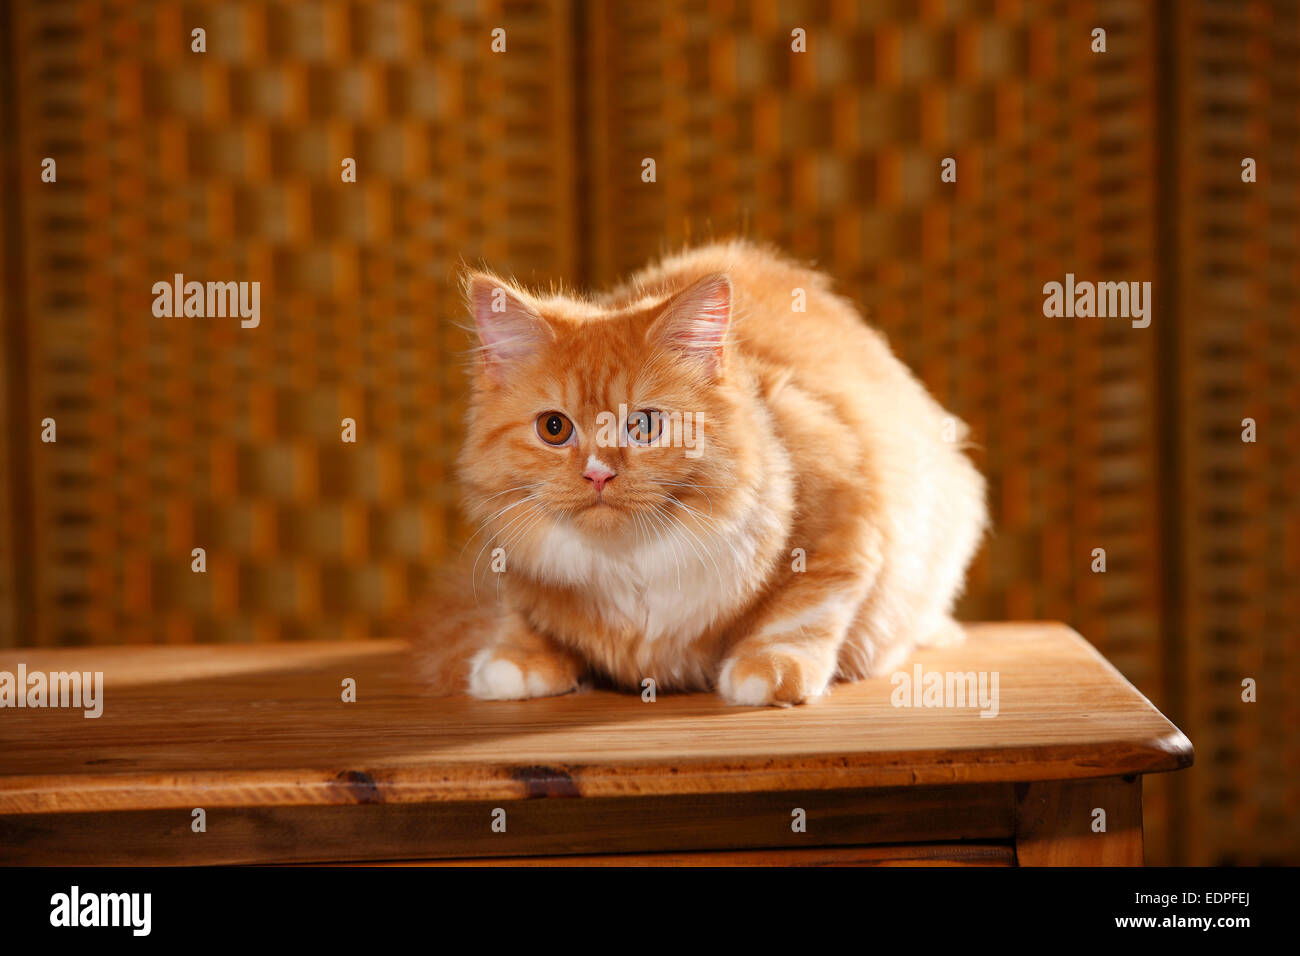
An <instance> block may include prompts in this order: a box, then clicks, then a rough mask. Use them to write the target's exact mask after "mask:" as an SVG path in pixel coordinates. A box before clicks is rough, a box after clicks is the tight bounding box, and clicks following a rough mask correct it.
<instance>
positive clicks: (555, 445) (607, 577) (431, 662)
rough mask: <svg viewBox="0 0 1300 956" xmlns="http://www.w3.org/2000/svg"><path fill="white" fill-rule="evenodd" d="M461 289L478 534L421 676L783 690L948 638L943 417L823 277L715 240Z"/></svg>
mask: <svg viewBox="0 0 1300 956" xmlns="http://www.w3.org/2000/svg"><path fill="white" fill-rule="evenodd" d="M465 291H466V299H467V303H468V307H469V311H470V314H471V315H472V318H473V327H474V330H475V332H476V334H477V337H478V341H479V345H478V347H477V348H476V349H475V350H474V352H473V355H472V359H471V365H472V367H471V369H470V379H471V396H470V400H469V413H468V421H467V433H466V438H465V443H464V446H463V451H462V454H461V456H460V459H459V473H460V479H461V483H462V486H463V495H464V501H465V505H466V508H467V512H468V516H469V517H470V518H471V519H472V521H473V523H474V524H475V525H476V526H477V527H478V530H477V532H476V533H475V537H474V538H473V539H471V543H470V546H469V547H468V548H467V549H466V551H465V552H464V554H465V559H464V561H463V567H462V568H461V569H460V570H459V571H457V572H454V573H449V574H447V575H446V576H444V577H443V580H442V587H441V591H440V593H439V594H438V595H437V596H436V597H435V598H434V600H433V601H432V602H431V604H430V605H429V607H428V609H427V611H426V612H425V614H424V615H423V619H422V621H421V623H420V624H419V633H418V638H417V652H418V665H419V668H420V670H421V672H422V673H423V675H424V677H425V679H426V681H427V685H428V686H429V687H430V688H431V690H432V691H433V692H435V693H440V694H461V693H466V692H467V693H469V694H470V695H472V696H474V697H478V698H485V699H523V698H531V697H542V696H549V695H558V694H565V693H568V692H570V691H573V690H575V689H578V688H579V687H581V686H586V685H587V683H588V682H589V679H590V678H598V679H603V680H604V681H605V682H607V683H612V684H613V685H614V686H616V687H620V688H626V689H629V690H640V689H641V688H643V687H645V686H648V685H646V684H644V681H645V680H646V679H650V680H653V681H654V687H655V688H656V689H657V690H664V691H671V690H704V689H713V690H715V691H716V692H717V693H718V694H719V695H720V696H721V697H722V698H723V699H724V700H725V701H727V702H729V703H731V704H735V705H749V706H763V705H777V706H790V705H795V704H801V703H804V702H805V701H808V700H810V699H812V698H815V697H817V696H819V695H821V694H824V693H826V692H827V690H828V689H829V688H830V687H831V685H832V684H833V683H834V682H835V681H836V680H856V679H860V678H863V677H868V676H875V675H880V674H883V673H887V672H889V671H890V670H891V669H894V668H896V667H898V666H899V665H900V664H901V663H902V662H903V660H904V659H905V658H906V656H907V655H908V654H910V653H911V651H912V650H913V649H914V648H915V647H917V646H925V645H935V644H944V643H951V642H954V641H957V640H960V639H961V630H960V626H959V625H957V624H956V623H955V622H954V621H953V619H952V617H951V610H952V605H953V602H954V600H955V599H956V597H957V596H958V594H959V592H960V590H961V588H962V586H963V582H964V577H965V573H966V569H967V566H968V564H969V563H970V561H971V558H972V557H973V555H974V553H975V551H976V550H977V548H978V547H979V544H980V542H981V539H982V537H983V535H984V533H985V530H986V526H987V509H986V504H985V485H984V479H983V477H982V476H981V474H980V473H979V471H978V470H977V469H976V468H975V467H974V465H973V464H972V463H971V461H970V460H969V459H968V457H967V456H966V454H965V451H964V444H965V437H966V434H967V429H966V426H965V425H964V424H962V423H961V422H960V421H958V420H957V419H956V418H955V417H954V416H951V415H949V414H948V413H947V412H945V411H944V409H943V408H942V407H941V406H940V405H939V404H938V403H937V402H936V401H935V400H934V399H933V398H932V397H931V396H930V395H929V393H928V392H927V391H926V390H925V388H924V386H923V385H921V383H920V382H919V381H918V380H917V379H916V378H915V377H914V376H913V375H912V373H911V372H910V371H909V370H908V369H907V367H906V366H905V365H904V364H903V363H902V362H900V361H899V360H898V359H897V358H896V357H895V356H894V355H893V353H892V352H891V351H890V348H889V345H888V344H887V342H886V340H885V338H884V336H883V335H882V334H881V333H879V332H878V331H876V330H874V329H873V328H871V327H870V326H868V325H867V324H866V322H865V321H864V320H863V319H862V317H861V316H860V315H859V314H858V312H857V311H856V310H855V309H854V307H853V305H852V304H851V303H850V302H849V301H848V300H847V299H845V298H842V297H841V296H839V295H836V294H835V293H834V292H833V291H832V289H831V284H830V280H829V279H828V278H827V277H826V276H825V275H823V274H821V273H819V272H817V271H814V270H812V269H810V268H807V267H804V266H802V265H800V264H798V263H796V262H794V261H792V260H790V259H788V258H786V257H784V256H782V255H781V254H780V253H778V252H777V251H775V250H773V249H770V248H767V247H763V246H760V245H757V244H755V243H752V242H749V241H745V240H731V241H725V242H716V243H712V244H709V245H705V246H702V247H699V248H695V249H690V250H687V251H684V252H681V253H678V254H675V255H671V256H669V257H667V258H665V259H663V260H662V261H660V262H658V263H657V264H652V265H650V266H648V267H647V268H645V269H643V270H642V271H640V272H638V273H637V274H635V275H633V276H632V277H631V278H630V279H629V280H627V282H625V283H624V284H622V285H620V286H618V287H617V288H615V289H613V290H612V291H609V292H606V293H604V294H600V295H594V296H576V295H568V294H558V293H550V294H542V293H538V292H531V291H528V290H525V289H524V288H521V287H519V286H518V285H516V284H514V283H512V282H509V281H507V280H505V279H503V278H500V277H498V276H495V275H492V274H489V273H485V272H477V271H475V272H470V273H469V274H468V275H467V276H466V280H465ZM801 300H802V302H803V304H804V306H805V308H804V310H802V311H800V310H798V309H797V306H798V305H799V303H800V301H801ZM471 554H474V555H475V559H474V561H473V562H472V563H471V561H470V558H469V555H471Z"/></svg>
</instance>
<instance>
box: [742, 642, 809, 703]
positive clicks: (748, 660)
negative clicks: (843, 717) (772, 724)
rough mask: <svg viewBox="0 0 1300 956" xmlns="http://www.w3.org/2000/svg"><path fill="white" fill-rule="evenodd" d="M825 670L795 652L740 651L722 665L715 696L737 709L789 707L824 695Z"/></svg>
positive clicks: (786, 650) (759, 649) (782, 650)
mask: <svg viewBox="0 0 1300 956" xmlns="http://www.w3.org/2000/svg"><path fill="white" fill-rule="evenodd" d="M824 670H825V669H824V668H819V667H817V666H816V664H815V662H814V661H813V660H811V659H810V658H809V657H806V656H805V655H803V654H801V653H799V652H797V651H792V650H788V649H784V648H780V649H778V648H756V649H754V650H747V651H742V652H740V653H738V654H736V655H735V656H734V657H731V658H728V659H727V661H726V662H725V663H724V664H723V665H722V670H721V671H720V672H719V673H718V693H719V694H720V695H722V699H723V700H725V701H726V702H727V703H729V704H735V705H736V706H739V707H768V706H776V707H791V706H793V705H795V704H802V703H804V702H805V701H806V700H808V699H810V698H812V697H817V696H819V695H821V694H822V693H824V692H825V690H826V685H827V683H828V682H829V681H828V675H826V674H824V673H823V671H824Z"/></svg>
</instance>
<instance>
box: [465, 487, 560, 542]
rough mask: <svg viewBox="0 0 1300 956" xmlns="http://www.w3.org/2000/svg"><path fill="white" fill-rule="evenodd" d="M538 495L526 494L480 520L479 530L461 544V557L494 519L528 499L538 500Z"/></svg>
mask: <svg viewBox="0 0 1300 956" xmlns="http://www.w3.org/2000/svg"><path fill="white" fill-rule="evenodd" d="M538 484H540V482H538ZM525 487H526V486H525ZM512 490H516V491H517V490H518V489H512ZM537 497H538V496H537V495H525V496H524V497H523V498H520V499H519V500H518V501H516V502H514V503H513V504H509V505H506V506H505V507H504V508H501V509H499V510H497V511H495V512H493V513H492V514H490V515H488V516H487V517H486V518H484V519H483V520H482V521H480V522H479V526H478V530H476V531H475V532H474V533H473V534H472V535H470V536H469V537H468V538H467V539H466V541H465V543H464V544H463V545H461V546H460V554H461V557H464V555H465V549H466V548H468V547H469V546H470V543H471V542H472V541H473V540H474V539H475V538H477V537H478V536H479V535H480V534H482V533H483V532H484V531H485V530H487V527H488V525H489V524H491V523H492V522H493V521H495V520H497V519H498V518H500V517H501V516H502V515H504V514H505V513H506V512H507V511H510V510H512V509H514V508H518V507H519V506H520V505H522V504H524V503H525V502H528V501H536V500H537Z"/></svg>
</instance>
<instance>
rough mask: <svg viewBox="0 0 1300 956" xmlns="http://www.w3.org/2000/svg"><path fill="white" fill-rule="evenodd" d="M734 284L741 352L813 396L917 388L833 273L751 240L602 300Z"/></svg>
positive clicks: (653, 270) (684, 258) (621, 301)
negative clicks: (840, 290) (706, 283)
mask: <svg viewBox="0 0 1300 956" xmlns="http://www.w3.org/2000/svg"><path fill="white" fill-rule="evenodd" d="M719 272H721V273H726V274H727V275H728V276H729V277H730V278H731V283H732V290H733V292H732V295H733V302H732V313H733V323H734V335H735V342H736V346H737V348H738V349H739V351H740V352H741V353H742V354H746V355H749V356H753V357H755V358H758V359H761V360H762V361H763V362H765V363H767V364H768V365H773V366H777V367H781V368H785V369H788V370H790V371H791V372H792V373H793V374H794V375H795V376H796V377H797V378H798V379H799V380H800V382H801V384H803V385H804V387H806V388H808V389H809V390H810V391H812V392H814V393H822V394H827V395H834V396H838V397H843V396H845V395H846V394H848V393H852V392H855V391H858V390H859V389H861V388H862V387H864V386H867V387H871V386H872V385H873V384H874V385H875V386H878V387H883V388H899V387H902V388H905V389H909V390H910V388H911V385H912V383H913V381H914V380H913V378H912V376H911V374H910V372H908V370H907V369H906V367H905V366H904V365H903V364H902V363H901V362H899V361H898V360H897V359H896V358H895V357H894V355H893V353H892V351H891V350H890V348H889V345H888V343H887V342H886V341H885V338H884V336H882V335H881V334H880V333H879V332H877V331H876V330H875V329H873V328H872V327H871V326H870V325H868V324H867V321H866V320H865V319H864V318H863V316H862V315H861V314H860V313H859V312H858V310H857V309H856V308H854V306H853V304H852V303H851V302H850V301H849V300H848V299H846V298H844V297H842V296H840V295H838V294H836V293H835V292H834V290H833V289H832V284H831V278H830V276H828V275H827V274H826V273H824V272H821V271H819V270H817V269H815V268H812V267H810V266H807V265H804V264H802V263H800V262H797V261H795V260H794V259H791V258H789V257H788V256H785V255H783V254H782V253H780V252H779V251H777V250H775V249H773V248H771V247H768V246H764V245H761V244H758V243H754V242H751V241H748V240H743V239H733V240H729V241H725V242H716V243H710V244H708V245H704V246H699V247H696V248H694V249H688V250H685V251H683V252H680V253H677V254H675V255H671V256H668V257H667V258H665V259H663V260H661V261H660V262H658V263H655V264H653V265H651V266H648V267H647V268H645V269H643V270H642V271H641V272H639V273H637V274H635V275H633V276H632V277H631V278H630V279H629V280H628V281H627V282H626V283H624V284H623V285H622V286H619V287H618V288H616V289H614V290H612V291H611V292H610V293H608V295H607V296H605V297H603V298H602V301H601V304H602V305H604V306H606V307H612V308H619V307H624V306H630V305H633V304H634V303H636V302H638V301H641V300H644V299H646V298H647V297H654V298H660V297H662V298H667V297H669V296H671V295H672V294H674V293H676V292H679V291H681V290H682V289H685V288H687V287H688V286H690V285H691V284H692V283H693V282H695V281H697V280H699V279H701V278H703V277H704V276H706V275H710V274H713V273H719Z"/></svg>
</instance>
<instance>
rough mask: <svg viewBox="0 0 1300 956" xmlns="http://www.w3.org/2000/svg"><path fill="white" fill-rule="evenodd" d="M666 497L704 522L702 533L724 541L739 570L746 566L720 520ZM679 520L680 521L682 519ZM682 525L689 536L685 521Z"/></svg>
mask: <svg viewBox="0 0 1300 956" xmlns="http://www.w3.org/2000/svg"><path fill="white" fill-rule="evenodd" d="M664 497H665V498H667V499H668V500H670V501H672V502H673V503H674V504H676V505H677V506H678V507H679V508H681V509H683V510H684V511H686V512H687V513H689V514H691V515H692V516H694V517H695V518H697V519H699V520H700V521H701V522H703V523H704V525H705V526H704V527H702V528H700V531H701V532H703V533H705V534H708V535H709V536H710V537H712V538H716V539H718V540H719V541H722V542H723V543H724V544H725V545H726V546H727V547H728V548H729V549H730V550H731V556H732V558H734V559H735V562H736V567H738V568H739V567H742V566H743V565H744V561H743V559H742V558H741V556H740V552H739V551H737V550H736V546H735V544H733V543H732V541H731V536H730V535H729V534H727V533H726V532H725V530H723V529H721V528H720V526H719V523H718V519H716V518H714V517H713V516H712V515H706V514H705V513H704V512H702V511H699V510H698V509H695V508H692V507H691V506H690V505H688V504H686V503H684V502H683V501H681V500H680V499H679V498H677V497H676V496H675V495H671V494H666V495H664ZM678 520H679V521H680V519H678ZM681 524H682V527H683V528H684V529H685V530H686V532H687V533H688V534H691V533H692V532H691V529H690V528H689V527H688V526H687V525H686V523H685V522H684V521H682V522H681ZM710 554H712V551H710ZM714 566H715V567H717V562H716V561H715V562H714ZM718 574H719V575H721V574H722V571H721V570H720V569H719V571H718Z"/></svg>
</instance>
